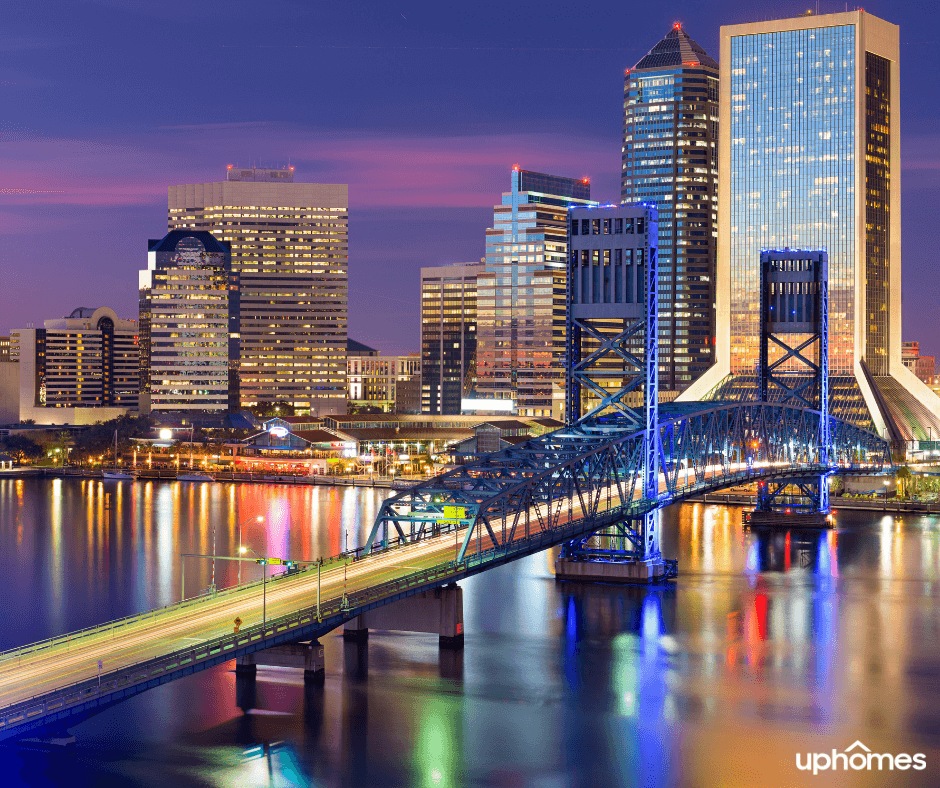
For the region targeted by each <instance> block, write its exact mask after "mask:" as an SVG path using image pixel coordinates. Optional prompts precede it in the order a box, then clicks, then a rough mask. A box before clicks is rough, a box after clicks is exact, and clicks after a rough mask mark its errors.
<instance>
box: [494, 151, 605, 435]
mask: <svg viewBox="0 0 940 788" xmlns="http://www.w3.org/2000/svg"><path fill="white" fill-rule="evenodd" d="M595 204H596V203H594V202H592V201H591V186H590V184H589V183H588V181H587V179H586V178H585V179H584V180H576V179H573V178H562V177H560V176H557V175H545V174H543V173H540V172H529V171H527V170H522V169H519V168H518V167H514V168H513V170H512V176H511V191H509V192H507V193H504V194H503V199H502V203H501V204H500V205H497V206H496V207H495V208H494V209H493V227H491V228H490V229H488V230H487V231H486V265H485V270H484V271H483V272H482V273H480V274H479V275H478V276H477V393H478V394H479V395H480V396H481V397H483V398H486V399H502V400H511V401H513V402H514V403H515V410H516V412H517V413H518V415H520V416H550V417H554V418H556V419H563V418H564V397H565V374H564V355H565V280H566V274H565V271H566V258H567V238H568V217H567V210H568V207H569V206H572V205H595Z"/></svg>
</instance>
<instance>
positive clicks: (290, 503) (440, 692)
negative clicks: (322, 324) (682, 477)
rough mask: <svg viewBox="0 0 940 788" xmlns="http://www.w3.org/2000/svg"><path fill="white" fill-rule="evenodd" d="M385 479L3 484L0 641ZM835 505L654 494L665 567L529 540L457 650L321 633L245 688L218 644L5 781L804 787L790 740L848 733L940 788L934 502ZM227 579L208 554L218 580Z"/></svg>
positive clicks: (818, 747)
mask: <svg viewBox="0 0 940 788" xmlns="http://www.w3.org/2000/svg"><path fill="white" fill-rule="evenodd" d="M382 496H383V492H382V491H372V490H363V489H355V488H341V489H335V488H319V487H317V488H302V487H288V486H279V485H267V486H262V485H242V486H236V485H222V484H214V485H184V484H179V483H176V482H173V483H164V482H159V483H157V482H154V483H140V484H127V483H120V484H117V483H104V482H100V481H89V480H84V481H82V480H49V481H43V480H12V479H4V480H0V554H2V555H3V556H4V557H5V559H6V560H5V562H4V571H3V572H2V573H0V601H2V604H3V606H4V611H5V613H6V615H5V616H4V620H5V626H3V627H2V628H0V647H2V648H6V647H10V646H13V645H17V644H20V643H22V642H26V641H32V640H37V639H40V638H42V637H46V636H48V635H51V634H56V633H60V632H62V631H65V630H67V629H77V628H80V627H82V626H86V625H88V624H91V623H96V622H99V621H101V620H104V619H107V618H113V617H117V616H121V615H126V614H129V613H134V612H137V611H139V610H143V609H147V608H150V607H152V606H156V605H162V604H166V603H169V602H173V601H175V600H176V599H177V598H178V596H179V583H180V557H179V556H180V553H184V552H190V553H209V552H210V551H211V549H212V544H213V531H214V532H215V535H214V538H215V545H216V550H217V552H218V553H219V554H225V555H234V554H235V551H236V550H237V547H238V524H239V523H240V522H241V523H244V522H245V521H246V520H248V521H250V522H248V523H246V524H245V526H244V529H243V539H244V542H245V543H246V544H248V545H250V546H251V547H252V548H253V549H254V550H256V551H258V552H259V553H264V552H265V551H267V552H268V554H271V555H283V556H285V557H286V556H289V557H293V558H298V559H310V558H316V557H318V556H320V555H330V554H334V553H338V552H340V551H341V550H342V549H343V546H344V543H345V542H344V540H345V539H346V533H347V531H348V534H349V537H348V538H349V541H350V543H353V542H356V543H361V541H362V539H363V537H364V535H365V532H366V530H367V529H368V527H369V525H370V523H371V521H372V519H373V517H374V515H375V512H376V510H377V507H378V504H379V502H380V500H381V498H382ZM259 515H261V516H263V517H264V522H263V523H262V524H260V525H259V524H257V523H256V522H254V521H253V518H255V517H257V516H259ZM837 525H838V528H837V530H835V531H830V532H818V531H817V532H812V531H803V532H800V531H784V532H777V533H768V532H751V531H747V530H745V529H744V527H743V526H742V524H741V510H740V509H738V508H735V507H719V506H703V505H699V504H693V505H687V506H685V507H682V508H681V509H676V510H667V511H666V512H665V513H664V515H663V545H664V550H665V551H666V553H667V554H668V555H670V556H673V557H677V558H678V559H679V562H680V571H681V573H682V574H681V577H680V579H679V581H678V582H677V583H675V584H671V585H668V586H663V587H654V588H637V587H615V586H602V585H577V584H558V583H556V582H555V581H554V579H553V575H552V571H551V567H552V560H553V556H552V555H551V554H548V553H543V554H541V555H536V556H532V557H530V558H528V559H525V560H523V561H519V562H517V563H515V564H513V565H510V566H507V567H504V568H501V569H499V570H494V571H492V572H489V573H486V574H485V575H482V576H479V577H476V578H471V579H470V580H467V581H465V582H464V583H463V586H464V601H465V611H464V620H465V629H466V632H467V645H466V649H465V650H464V652H462V653H453V652H439V650H438V647H437V642H436V638H434V637H433V636H427V635H416V634H408V633H378V634H374V635H373V636H372V637H371V638H370V641H369V644H368V645H367V646H366V647H365V648H362V647H357V646H356V645H355V644H344V643H343V642H342V640H341V639H340V638H338V637H334V636H331V637H328V638H326V639H325V641H324V645H325V648H326V657H327V681H326V685H325V687H323V688H322V689H310V688H304V686H303V681H302V678H301V677H300V676H299V674H297V673H296V672H292V671H283V670H263V671H262V672H261V674H260V676H259V679H258V681H257V682H256V684H255V685H254V686H253V687H251V686H245V685H239V684H238V682H236V680H235V677H234V674H233V673H232V671H231V666H230V665H229V666H222V667H220V668H219V669H217V670H214V671H210V672H207V673H205V674H200V675H197V676H194V677H191V678H189V679H185V680H183V681H180V682H176V683H174V684H171V685H168V686H165V687H162V688H159V689H156V690H152V691H151V692H149V693H146V694H145V695H143V696H141V697H139V698H136V699H134V700H132V701H128V702H127V703H125V704H123V705H119V706H117V707H115V708H114V709H112V710H110V711H108V712H106V713H104V714H102V715H100V716H98V717H96V718H94V719H92V720H91V721H89V722H88V723H86V724H84V725H82V726H80V727H78V728H77V729H75V733H76V734H77V736H78V739H79V743H78V746H77V748H76V750H75V752H74V753H72V754H69V755H22V754H18V753H16V752H13V751H6V752H3V753H0V769H2V773H3V774H5V775H10V776H11V781H9V782H7V781H5V782H7V784H10V785H17V784H30V785H37V784H38V785H43V784H45V785H65V784H67V785H70V786H80V787H82V786H92V785H100V784H140V785H153V786H157V785H160V786H166V785H180V786H189V785H193V786H195V785H219V786H242V785H278V786H281V785H356V786H358V785H370V786H371V785H376V786H383V785H416V786H461V785H468V784H477V785H568V784H573V785H592V786H606V785H636V786H646V785H653V784H655V785H696V786H721V785H743V784H747V785H767V786H779V785H804V784H805V785H812V784H822V783H821V782H819V779H820V778H815V780H816V781H815V782H814V778H812V776H809V777H807V776H806V774H805V773H802V772H798V771H797V770H796V769H795V766H794V756H795V753H796V752H797V751H799V752H809V751H825V750H827V749H832V748H833V747H835V748H838V749H844V748H845V747H846V746H848V745H849V744H851V743H852V742H853V741H855V740H856V739H861V740H862V741H863V742H865V743H866V744H867V745H868V746H870V747H872V748H873V749H876V750H877V751H882V752H885V751H896V752H900V751H909V752H913V751H920V752H926V753H928V764H929V767H928V771H927V772H925V773H916V772H905V773H901V772H897V773H893V774H892V775H891V784H892V785H936V784H937V783H938V781H937V780H936V774H937V770H938V769H940V747H938V743H940V742H938V736H940V733H938V732H940V711H938V709H940V703H938V701H940V639H938V637H937V636H938V634H940V605H938V604H937V602H938V598H937V597H938V589H940V585H938V580H940V522H938V518H936V517H925V516H919V515H902V516H896V515H892V514H890V513H884V514H883V513H881V512H873V513H854V514H853V513H849V512H840V513H839V514H838V517H837ZM187 560H188V561H189V562H190V563H188V564H187V568H186V582H187V588H188V589H189V588H191V589H192V592H193V593H194V592H195V591H196V590H199V589H204V588H207V587H208V585H209V583H210V580H211V564H210V562H209V561H207V560H202V559H187ZM243 571H244V576H245V579H249V577H253V576H257V573H258V572H259V571H260V568H259V567H256V566H255V565H254V564H251V565H249V564H246V565H245V569H244V570H243ZM252 573H254V574H252ZM236 577H237V568H236V564H235V563H234V562H221V561H220V562H217V564H216V582H217V584H218V585H220V586H224V585H227V584H230V583H233V582H235V579H236ZM928 777H929V778H930V779H928ZM850 778H851V779H850ZM878 778H879V775H877V774H875V775H865V774H862V775H856V774H852V775H845V781H843V782H840V783H839V784H846V785H849V784H853V785H854V784H858V785H881V784H885V783H884V782H883V781H880V780H879V779H878ZM853 781H854V782H853ZM919 781H920V782H919Z"/></svg>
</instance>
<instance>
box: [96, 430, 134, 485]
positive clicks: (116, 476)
mask: <svg viewBox="0 0 940 788" xmlns="http://www.w3.org/2000/svg"><path fill="white" fill-rule="evenodd" d="M101 477H102V478H103V479H111V480H113V481H134V479H136V478H137V474H136V473H134V472H133V471H122V470H121V468H120V467H119V466H118V433H117V430H115V431H114V468H112V469H111V470H110V471H106V470H104V469H102V470H101Z"/></svg>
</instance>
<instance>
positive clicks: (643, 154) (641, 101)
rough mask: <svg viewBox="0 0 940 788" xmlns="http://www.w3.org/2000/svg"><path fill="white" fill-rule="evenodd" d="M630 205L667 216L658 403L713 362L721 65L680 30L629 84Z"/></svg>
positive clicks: (625, 174) (626, 161) (662, 234)
mask: <svg viewBox="0 0 940 788" xmlns="http://www.w3.org/2000/svg"><path fill="white" fill-rule="evenodd" d="M622 155H623V168H622V171H621V185H620V198H621V201H622V202H624V203H639V202H654V203H655V204H656V206H657V207H658V209H659V310H660V311H659V352H660V362H659V380H660V396H662V397H665V398H667V399H668V398H671V397H672V396H675V394H676V393H678V392H680V391H682V390H683V389H685V388H688V386H689V385H690V384H691V383H692V382H693V381H694V380H696V379H697V378H698V377H699V376H701V375H702V374H703V373H704V372H705V371H706V370H707V369H708V368H709V367H711V365H712V364H713V363H714V358H715V356H714V342H715V339H714V338H715V258H716V248H717V243H718V242H717V236H718V232H717V230H718V63H716V62H715V61H714V60H713V59H712V58H711V57H709V56H708V54H706V52H705V50H704V49H702V47H700V46H699V45H698V44H697V43H696V42H695V41H693V40H692V38H690V36H689V34H688V33H687V32H686V31H685V30H683V29H682V27H681V25H679V24H678V23H677V24H676V25H675V26H674V27H673V29H672V30H670V31H669V33H667V34H666V37H665V38H663V40H662V41H660V42H659V43H658V44H656V46H654V47H653V48H652V49H651V50H650V52H649V54H647V55H646V57H644V58H643V59H642V60H641V61H640V62H639V63H637V64H636V65H635V66H634V67H633V68H632V69H628V70H627V72H626V76H625V78H624V91H623V150H622Z"/></svg>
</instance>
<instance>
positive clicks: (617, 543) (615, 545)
mask: <svg viewBox="0 0 940 788" xmlns="http://www.w3.org/2000/svg"><path fill="white" fill-rule="evenodd" d="M657 516H658V513H657V512H655V511H653V512H649V513H648V514H646V515H645V516H643V517H641V518H637V519H635V520H625V521H623V522H620V523H616V524H614V525H611V526H607V527H605V528H602V529H600V530H599V531H595V532H594V533H593V534H591V535H589V536H586V537H582V538H580V539H575V540H573V541H571V542H567V543H566V544H565V545H564V546H563V547H562V549H561V553H560V554H559V555H558V558H556V559H555V579H556V580H580V581H582V582H589V583H639V584H646V583H658V582H660V581H662V580H668V579H670V578H674V577H675V576H676V568H677V565H676V562H675V561H666V560H665V559H664V558H663V557H662V553H661V552H660V551H659V541H658V539H657V536H658V528H657V525H658V524H657V522H656V517H657Z"/></svg>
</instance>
